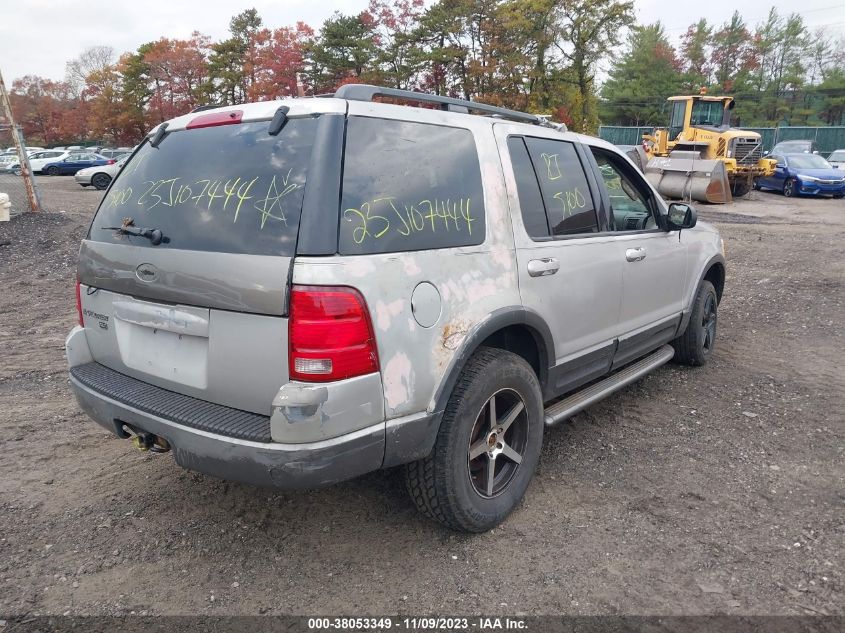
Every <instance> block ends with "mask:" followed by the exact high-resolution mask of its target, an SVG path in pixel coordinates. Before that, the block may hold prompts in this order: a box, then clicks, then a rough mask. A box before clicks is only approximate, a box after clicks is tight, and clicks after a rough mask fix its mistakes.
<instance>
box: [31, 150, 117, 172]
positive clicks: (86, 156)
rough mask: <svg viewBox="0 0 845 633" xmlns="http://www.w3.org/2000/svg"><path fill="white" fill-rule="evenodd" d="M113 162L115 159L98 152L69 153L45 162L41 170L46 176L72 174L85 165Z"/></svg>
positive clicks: (111, 163)
mask: <svg viewBox="0 0 845 633" xmlns="http://www.w3.org/2000/svg"><path fill="white" fill-rule="evenodd" d="M114 163H115V161H114V159H113V158H106V157H105V156H100V155H99V154H93V153H82V154H71V155H70V156H68V157H67V158H65V159H64V160H60V161H56V162H54V163H47V164H46V165H44V167H42V168H41V171H43V172H44V173H45V174H47V175H48V176H72V175H73V174H75V173H76V172H78V171H79V170H80V169H85V168H86V167H97V166H99V165H113V164H114Z"/></svg>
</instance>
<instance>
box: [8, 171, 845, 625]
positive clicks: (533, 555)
mask: <svg viewBox="0 0 845 633" xmlns="http://www.w3.org/2000/svg"><path fill="white" fill-rule="evenodd" d="M39 185H40V188H41V194H42V200H43V202H44V204H45V206H46V207H47V208H49V209H51V212H46V213H41V214H38V215H35V214H28V215H25V216H20V217H17V218H14V219H13V220H12V221H11V222H8V223H4V224H0V244H2V243H3V242H7V241H8V242H10V243H9V244H6V245H3V246H0V284H2V288H3V291H2V295H0V296H2V299H0V349H2V352H3V363H2V366H0V429H2V433H0V451H2V455H3V458H2V460H0V614H3V616H2V617H10V616H21V615H24V614H63V613H66V612H69V613H72V614H74V615H79V614H93V615H110V614H129V613H138V614H141V613H146V614H258V613H280V614H281V613H285V614H288V613H295V614H338V613H345V614H363V613H399V614H402V613H410V614H420V613H444V614H445V613H462V614H475V613H485V614H490V613H491V612H492V613H510V614H523V613H531V614H612V615H619V614H713V613H729V614H795V615H804V614H843V613H845V577H843V562H844V561H845V556H844V555H843V552H845V511H843V510H845V459H843V447H845V442H843V440H845V429H844V428H843V427H844V426H845V425H843V419H844V418H843V416H845V413H843V412H845V371H843V369H842V364H841V363H842V360H841V359H842V347H843V328H842V322H843V316H845V310H844V309H843V308H845V305H843V299H845V293H844V292H843V289H844V288H845V246H843V244H845V201H842V200H787V199H785V198H783V197H782V196H779V195H777V194H769V193H753V194H752V195H751V199H749V200H742V201H739V202H736V203H734V204H732V205H728V206H725V207H715V206H709V207H708V206H704V205H701V206H699V209H700V216H701V217H702V218H704V219H707V220H709V221H713V222H715V223H716V224H717V225H718V226H719V228H720V229H721V231H722V235H723V236H724V238H725V241H726V245H727V252H728V259H729V270H728V280H727V284H726V289H725V297H724V300H723V303H722V306H721V311H720V321H719V338H718V346H717V350H716V352H715V356H714V358H713V360H712V362H711V363H710V364H709V365H708V366H707V367H706V368H703V369H688V368H681V367H678V366H674V365H669V366H666V367H664V368H662V369H660V370H658V371H657V372H656V373H654V374H652V375H651V376H649V377H647V378H646V379H644V380H642V381H640V382H639V383H637V384H635V385H633V386H631V387H630V388H628V389H626V390H624V391H622V392H621V393H619V394H617V395H616V396H614V397H612V398H610V399H608V400H606V401H605V402H603V403H600V404H598V405H596V406H594V407H592V408H590V409H589V410H588V411H586V412H584V413H582V414H580V415H578V416H577V417H576V418H575V419H573V420H572V421H570V422H569V423H566V424H564V425H561V426H559V427H556V428H554V429H551V430H549V431H547V434H546V439H545V443H544V449H543V455H542V459H541V464H540V469H539V472H538V473H537V476H536V477H535V479H534V482H533V483H532V485H531V487H530V488H529V491H528V494H527V497H526V500H525V503H524V504H523V506H522V507H521V508H520V509H519V510H517V512H515V513H514V514H513V515H512V516H511V518H510V519H509V520H508V521H507V522H506V523H505V524H504V525H503V526H502V527H501V528H499V529H497V530H495V532H493V533H489V534H485V535H481V536H463V535H455V534H452V533H450V532H448V531H446V530H444V529H442V528H440V527H439V526H437V525H435V524H433V523H431V522H429V521H427V520H426V519H424V518H423V517H422V516H420V515H419V514H418V513H417V512H416V510H415V509H414V508H413V507H412V505H411V502H410V501H409V500H408V498H407V497H406V495H405V492H404V489H403V486H402V482H401V478H400V477H399V476H398V473H397V472H392V471H388V472H381V473H375V474H372V475H369V476H366V477H363V478H361V479H358V480H355V481H352V482H348V483H345V484H342V485H338V486H335V487H332V488H328V489H325V490H320V491H315V492H307V493H273V492H272V491H266V490H259V489H255V488H251V487H247V486H242V485H236V484H230V483H226V482H223V481H218V480H215V479H212V478H209V477H205V476H202V475H199V474H195V473H189V472H186V471H183V470H181V469H180V468H179V467H178V466H176V464H175V463H174V461H173V459H172V458H171V457H170V456H169V455H164V456H151V455H143V454H140V453H138V452H137V451H135V450H134V449H133V448H132V446H131V444H130V443H129V442H125V441H120V440H118V439H116V438H113V437H112V436H110V435H108V434H107V433H106V432H105V431H103V430H101V429H100V427H98V426H96V425H94V424H93V423H92V422H90V421H89V420H88V419H87V418H86V416H85V415H84V414H82V413H81V412H80V410H79V409H78V407H77V406H76V403H75V401H74V400H73V397H72V396H71V393H70V391H69V388H68V386H67V380H66V367H65V360H64V353H63V341H64V337H65V335H66V333H67V331H68V330H69V329H70V328H71V326H72V325H73V323H74V320H75V309H74V301H75V300H74V287H73V281H74V277H75V259H76V253H77V248H78V244H79V240H80V239H81V237H82V236H83V234H84V232H85V230H86V228H87V226H88V223H89V221H90V218H91V215H92V212H93V210H94V208H95V206H96V204H97V202H98V200H99V198H100V196H101V194H100V192H96V191H93V190H82V189H81V188H80V187H78V186H77V185H76V184H75V183H74V182H73V179H72V178H60V177H55V178H49V177H44V178H40V179H39Z"/></svg>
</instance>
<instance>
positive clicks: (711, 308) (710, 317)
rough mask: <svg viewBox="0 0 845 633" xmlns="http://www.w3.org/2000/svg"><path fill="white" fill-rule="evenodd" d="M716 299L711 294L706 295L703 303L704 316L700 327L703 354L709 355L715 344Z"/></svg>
mask: <svg viewBox="0 0 845 633" xmlns="http://www.w3.org/2000/svg"><path fill="white" fill-rule="evenodd" d="M716 318H717V317H716V297H715V296H713V294H708V295H707V300H706V301H705V302H704V314H703V316H702V319H701V327H702V329H703V330H704V353H705V354H709V353H710V352H711V351H712V350H713V344H714V343H715V342H716Z"/></svg>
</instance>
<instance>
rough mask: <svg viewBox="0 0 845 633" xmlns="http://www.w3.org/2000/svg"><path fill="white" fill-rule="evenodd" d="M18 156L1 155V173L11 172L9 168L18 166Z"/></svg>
mask: <svg viewBox="0 0 845 633" xmlns="http://www.w3.org/2000/svg"><path fill="white" fill-rule="evenodd" d="M18 163H20V161H19V160H18V155H17V154H0V171H11V170H10V169H9V167H10V166H11V165H13V164H18Z"/></svg>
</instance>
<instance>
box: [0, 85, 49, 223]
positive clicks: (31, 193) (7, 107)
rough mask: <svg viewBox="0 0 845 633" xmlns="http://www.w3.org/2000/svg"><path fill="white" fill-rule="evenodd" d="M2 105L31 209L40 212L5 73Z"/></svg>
mask: <svg viewBox="0 0 845 633" xmlns="http://www.w3.org/2000/svg"><path fill="white" fill-rule="evenodd" d="M0 105H2V106H3V112H4V114H5V115H6V120H7V121H8V122H9V129H10V130H11V131H12V141H13V142H14V144H15V148H16V149H17V150H18V160H20V163H21V176H22V177H23V184H24V186H25V187H26V195H27V197H28V198H29V208H30V209H31V210H32V211H39V210H40V209H41V206H40V205H39V204H38V195H37V194H36V193H35V184H34V183H33V182H32V171H31V170H30V168H29V157H28V156H27V155H26V148H25V147H24V144H23V137H22V135H21V131H20V129H18V126H17V125H15V117H14V116H12V103H11V101H9V93H8V92H6V84H5V83H4V82H3V73H0Z"/></svg>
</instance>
